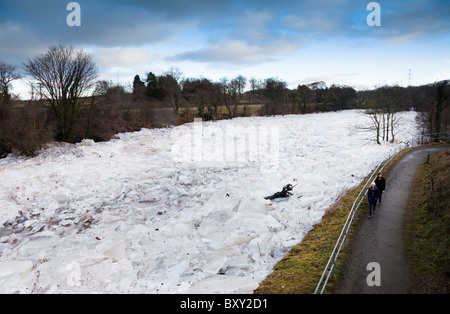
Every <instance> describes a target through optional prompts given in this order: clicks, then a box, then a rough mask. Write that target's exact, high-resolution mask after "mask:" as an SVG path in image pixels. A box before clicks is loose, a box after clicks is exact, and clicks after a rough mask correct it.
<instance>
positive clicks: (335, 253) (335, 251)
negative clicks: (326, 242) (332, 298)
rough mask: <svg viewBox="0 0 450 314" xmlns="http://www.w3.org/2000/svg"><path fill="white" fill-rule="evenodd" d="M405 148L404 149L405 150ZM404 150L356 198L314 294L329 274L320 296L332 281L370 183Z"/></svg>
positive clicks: (370, 180) (395, 154) (375, 173)
mask: <svg viewBox="0 0 450 314" xmlns="http://www.w3.org/2000/svg"><path fill="white" fill-rule="evenodd" d="M407 147H408V146H406V147H405V148H407ZM405 148H403V149H405ZM403 149H397V150H396V152H395V153H394V155H393V156H392V157H390V158H389V159H388V160H387V161H386V162H383V163H384V165H383V163H381V164H380V165H379V166H378V167H377V168H376V169H375V170H374V171H373V172H372V174H371V176H370V178H369V180H367V182H366V184H365V185H364V187H363V188H362V189H361V191H360V192H359V194H358V196H357V197H356V199H355V201H354V202H353V206H352V208H351V209H350V212H349V215H348V217H347V220H346V221H345V224H344V227H343V228H342V231H341V233H340V235H339V238H338V240H337V241H336V244H335V246H334V249H333V252H332V253H331V256H330V258H329V259H328V262H327V265H326V266H325V269H324V271H323V273H322V276H321V277H320V280H319V283H318V284H317V287H316V290H314V294H317V292H318V290H319V289H320V286H321V285H322V282H323V279H324V277H325V275H326V274H327V273H328V275H327V277H326V279H325V282H323V286H322V289H321V290H320V294H323V291H324V290H325V288H326V286H327V284H328V280H329V279H330V276H331V275H332V274H333V272H334V268H335V265H336V261H337V258H338V256H339V253H340V252H341V249H342V247H343V245H344V244H345V242H346V240H347V234H348V231H349V230H350V226H351V224H352V222H353V220H354V218H355V215H356V212H357V211H358V209H359V207H360V206H361V203H362V201H363V200H364V198H365V196H366V194H367V185H368V184H369V183H370V182H373V179H374V178H375V176H376V175H377V174H378V173H379V172H382V171H383V169H384V168H385V167H386V166H387V165H388V164H389V163H390V162H391V161H392V159H394V158H395V157H396V156H397V155H398V154H399V153H400V152H401V151H402V150H403ZM382 165H383V167H381V166H382ZM380 167H381V168H380ZM363 192H364V194H362V193H363ZM361 196H362V197H361ZM360 198H361V199H360ZM358 199H360V200H359V203H358V205H357V206H356V207H355V205H356V203H357V201H358ZM338 246H339V247H338ZM330 264H331V266H330Z"/></svg>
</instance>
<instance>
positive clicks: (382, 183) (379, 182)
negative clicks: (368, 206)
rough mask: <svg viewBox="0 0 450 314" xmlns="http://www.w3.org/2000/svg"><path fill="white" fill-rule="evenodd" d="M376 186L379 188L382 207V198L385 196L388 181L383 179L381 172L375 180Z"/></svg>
mask: <svg viewBox="0 0 450 314" xmlns="http://www.w3.org/2000/svg"><path fill="white" fill-rule="evenodd" d="M375 184H376V186H377V188H378V193H379V198H378V202H379V205H381V197H382V196H383V193H384V192H385V191H386V179H385V178H384V177H383V174H382V173H381V172H380V173H379V174H378V176H377V178H376V179H375Z"/></svg>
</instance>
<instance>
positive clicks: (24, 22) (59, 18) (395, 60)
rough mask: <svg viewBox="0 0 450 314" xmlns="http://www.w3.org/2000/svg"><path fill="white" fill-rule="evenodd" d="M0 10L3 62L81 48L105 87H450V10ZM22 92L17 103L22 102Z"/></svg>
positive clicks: (125, 6)
mask: <svg viewBox="0 0 450 314" xmlns="http://www.w3.org/2000/svg"><path fill="white" fill-rule="evenodd" d="M69 2H70V1H67V0H42V1H33V0H0V62H1V61H3V62H7V63H11V64H16V65H20V64H22V63H23V62H25V61H26V60H27V58H30V57H33V56H36V55H37V54H39V53H42V52H44V51H46V49H47V48H48V47H49V46H51V45H59V44H62V45H66V46H69V45H73V46H76V47H83V48H85V49H86V50H87V51H89V52H90V53H92V54H93V55H94V58H95V60H96V63H97V65H98V68H99V72H100V78H101V79H106V80H111V81H113V82H119V83H122V84H131V82H132V80H133V77H134V75H136V74H139V75H141V76H145V74H146V73H147V72H154V73H155V74H157V75H159V74H163V73H164V72H167V71H168V70H169V69H170V68H171V67H174V68H178V69H179V70H180V71H181V72H182V73H183V76H184V77H200V76H203V77H206V78H209V79H211V80H214V81H215V80H219V79H220V78H222V77H228V78H233V77H235V76H237V75H243V76H245V77H247V78H253V77H254V78H257V79H266V78H269V77H278V78H280V79H282V80H285V81H286V82H287V83H288V85H289V87H291V88H294V87H296V86H297V85H298V84H303V83H311V82H314V81H318V80H323V81H325V82H326V83H327V85H328V86H330V85H331V84H341V85H350V86H353V87H355V88H357V89H361V88H373V87H374V86H376V85H384V84H399V85H401V86H407V85H408V84H409V79H410V76H409V73H410V72H409V71H410V70H411V84H412V85H420V84H427V83H433V82H435V81H437V80H442V79H449V78H450V0H409V1H404V0H380V1H377V2H378V3H379V4H380V7H381V26H379V27H376V26H375V27H370V26H369V25H368V24H367V21H366V19H367V16H368V15H369V14H370V13H371V12H370V11H368V10H367V5H368V4H369V3H370V1H368V0H330V1H324V0H306V1H303V0H295V1H291V0H278V1H272V0H271V1H266V0H249V1H232V0H221V1H214V0H190V1H186V0H164V1H161V0H159V1H153V0H127V1H119V0H95V1H94V0H78V1H76V2H78V3H79V5H80V7H81V26H80V27H69V26H68V25H67V22H66V19H67V16H68V15H69V14H70V13H71V12H70V11H67V5H68V3H69ZM24 86H25V85H24V83H22V82H20V83H16V84H15V86H14V90H13V92H14V93H20V94H21V96H22V97H23V95H22V89H23V88H25V87H24Z"/></svg>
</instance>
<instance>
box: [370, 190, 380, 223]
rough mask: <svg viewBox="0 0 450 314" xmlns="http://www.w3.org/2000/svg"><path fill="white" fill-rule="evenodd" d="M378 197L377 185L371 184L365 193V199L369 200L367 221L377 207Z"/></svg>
mask: <svg viewBox="0 0 450 314" xmlns="http://www.w3.org/2000/svg"><path fill="white" fill-rule="evenodd" d="M379 197H380V193H379V191H378V188H377V185H376V184H375V182H373V183H372V185H371V186H370V188H369V190H368V191H367V198H368V200H369V219H370V218H372V215H373V214H375V208H376V207H377V201H378V198H379Z"/></svg>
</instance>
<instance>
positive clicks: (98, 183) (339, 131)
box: [0, 111, 416, 293]
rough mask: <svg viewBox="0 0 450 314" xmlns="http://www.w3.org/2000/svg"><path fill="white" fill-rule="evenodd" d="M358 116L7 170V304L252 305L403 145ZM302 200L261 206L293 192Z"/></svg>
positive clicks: (224, 124)
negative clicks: (95, 300)
mask: <svg viewBox="0 0 450 314" xmlns="http://www.w3.org/2000/svg"><path fill="white" fill-rule="evenodd" d="M401 116H402V119H403V124H402V126H401V132H400V133H399V134H397V141H396V143H395V144H388V143H385V144H383V145H381V146H380V145H376V144H375V143H374V142H368V140H367V136H368V135H367V134H365V133H361V132H357V131H356V130H355V125H357V124H358V125H369V124H370V123H371V122H370V118H368V117H367V116H364V115H363V114H362V113H361V112H360V111H344V112H338V113H324V114H313V115H291V116H277V117H256V118H239V119H234V120H229V121H218V122H205V123H200V122H196V123H192V124H188V125H184V126H179V127H173V128H167V129H155V130H146V129H144V130H142V131H140V132H136V133H127V134H119V135H117V137H116V138H115V139H113V140H111V141H109V142H106V143H94V142H93V141H89V140H87V141H83V142H82V143H80V144H76V145H69V144H54V145H52V146H51V147H50V148H48V149H47V150H44V151H42V152H40V154H39V155H38V156H37V157H35V158H24V157H13V156H11V157H8V158H6V159H3V160H0V293H13V292H20V293H97V292H98V293H202V292H207V293H251V292H252V290H253V289H255V288H256V287H257V286H258V283H259V282H261V281H262V280H263V279H264V278H265V277H266V276H267V275H268V274H269V273H270V272H271V271H272V268H273V266H274V265H275V264H276V262H277V261H279V260H280V259H281V258H282V257H283V256H284V255H285V254H286V253H287V252H288V250H289V249H290V248H291V247H292V246H294V245H295V244H297V243H300V242H301V241H302V239H303V237H304V236H305V234H306V233H307V232H308V231H309V230H311V228H312V227H313V226H314V225H315V224H316V223H318V222H319V221H320V220H321V218H322V216H323V214H324V212H325V210H326V209H327V208H328V207H329V206H330V205H332V204H333V203H334V202H335V200H336V199H337V198H338V197H339V196H340V195H341V194H342V193H343V191H345V190H346V189H350V188H352V187H354V186H356V185H357V184H359V183H360V182H361V180H362V179H363V178H364V177H365V176H366V175H367V174H369V173H370V172H371V171H372V170H373V169H374V168H375V167H376V166H377V165H378V164H379V163H380V162H381V161H383V160H384V159H386V158H387V157H388V156H389V154H390V153H392V152H393V151H394V150H395V149H396V148H397V147H398V146H399V145H400V142H402V141H404V142H406V141H411V139H412V138H414V137H415V133H416V131H415V127H416V123H415V116H416V115H415V113H412V112H407V113H402V114H401ZM288 183H292V184H298V185H297V186H296V187H295V189H294V191H293V192H294V195H293V196H292V197H291V198H289V199H286V200H283V201H280V202H270V201H266V200H265V199H264V197H266V196H268V195H271V194H273V193H275V192H278V191H280V190H281V188H282V187H283V186H284V185H286V184H288Z"/></svg>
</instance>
